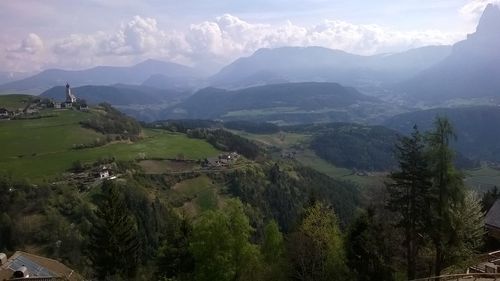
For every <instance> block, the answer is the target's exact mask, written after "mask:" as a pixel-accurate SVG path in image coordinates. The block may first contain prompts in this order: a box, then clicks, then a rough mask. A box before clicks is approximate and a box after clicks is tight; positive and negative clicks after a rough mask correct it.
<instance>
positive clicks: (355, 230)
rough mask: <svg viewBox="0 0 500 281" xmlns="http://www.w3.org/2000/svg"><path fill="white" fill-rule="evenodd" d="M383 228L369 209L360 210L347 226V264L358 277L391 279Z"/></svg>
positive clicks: (369, 280)
mask: <svg viewBox="0 0 500 281" xmlns="http://www.w3.org/2000/svg"><path fill="white" fill-rule="evenodd" d="M386 234H387V230H386V229H385V228H384V226H383V225H382V224H381V223H379V222H378V221H377V220H376V218H375V215H374V211H373V210H372V209H368V210H367V211H363V212H361V213H360V214H359V215H358V216H357V217H356V219H355V220H354V222H353V223H352V224H351V226H350V228H349V233H348V235H347V241H346V252H347V258H348V263H349V268H350V269H351V270H353V271H354V272H355V273H356V277H357V280H359V281H379V280H384V281H391V280H394V279H395V278H394V270H393V269H392V267H391V257H392V256H393V254H394V253H393V252H391V250H390V249H389V248H390V247H388V246H387V244H388V242H387V239H388V238H387V237H388V235H386Z"/></svg>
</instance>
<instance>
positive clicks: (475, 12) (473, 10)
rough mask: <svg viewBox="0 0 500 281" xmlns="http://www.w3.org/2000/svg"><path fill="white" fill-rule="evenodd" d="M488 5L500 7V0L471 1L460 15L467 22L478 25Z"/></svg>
mask: <svg viewBox="0 0 500 281" xmlns="http://www.w3.org/2000/svg"><path fill="white" fill-rule="evenodd" d="M488 4H497V5H500V0H471V1H470V2H469V3H467V4H465V5H464V6H463V7H462V8H461V9H460V14H461V15H462V16H463V17H464V18H465V19H466V20H467V21H469V22H472V23H476V22H477V20H478V19H479V17H481V15H482V13H483V11H484V9H485V8H486V6H487V5H488Z"/></svg>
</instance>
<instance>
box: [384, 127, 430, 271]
mask: <svg viewBox="0 0 500 281" xmlns="http://www.w3.org/2000/svg"><path fill="white" fill-rule="evenodd" d="M396 155H397V158H398V161H399V171H396V172H393V173H391V175H390V177H389V178H390V179H391V182H389V183H387V189H388V191H389V195H390V198H389V202H388V206H387V207H388V208H389V209H390V210H391V211H394V212H396V213H397V214H398V215H399V217H400V219H399V221H398V222H397V226H398V227H400V228H402V229H404V237H405V241H404V243H405V248H406V260H407V277H408V279H414V278H415V277H416V267H417V257H418V251H419V249H420V248H421V246H422V238H421V237H422V235H423V233H425V229H426V227H427V226H428V218H429V213H428V212H429V199H430V188H431V185H432V183H431V173H430V170H429V167H428V164H427V159H426V156H425V143H424V141H423V138H422V136H421V134H420V132H419V131H418V129H417V127H416V126H415V127H414V130H413V133H412V134H411V136H410V137H402V138H401V139H400V141H399V143H398V144H397V145H396Z"/></svg>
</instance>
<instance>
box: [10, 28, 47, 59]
mask: <svg viewBox="0 0 500 281" xmlns="http://www.w3.org/2000/svg"><path fill="white" fill-rule="evenodd" d="M43 49H44V44H43V40H42V38H40V36H38V35H37V34H35V33H30V34H28V36H27V37H26V38H24V39H23V40H22V41H21V44H20V45H19V46H18V47H17V48H15V49H11V50H10V51H11V52H18V53H26V54H32V55H33V54H36V53H39V52H41V51H43Z"/></svg>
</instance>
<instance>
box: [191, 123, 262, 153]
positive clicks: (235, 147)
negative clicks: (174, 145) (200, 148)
mask: <svg viewBox="0 0 500 281" xmlns="http://www.w3.org/2000/svg"><path fill="white" fill-rule="evenodd" d="M187 136H188V137H190V138H196V139H205V140H206V141H207V142H208V143H210V144H211V145H213V146H214V147H215V148H217V149H220V150H222V151H236V152H238V153H239V154H241V155H243V156H245V157H247V158H249V159H256V158H257V157H258V156H259V154H260V148H259V146H258V145H256V144H255V143H253V142H252V141H250V140H248V139H246V138H243V137H240V136H238V135H235V134H233V133H231V132H229V131H226V130H223V129H192V130H188V131H187Z"/></svg>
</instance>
